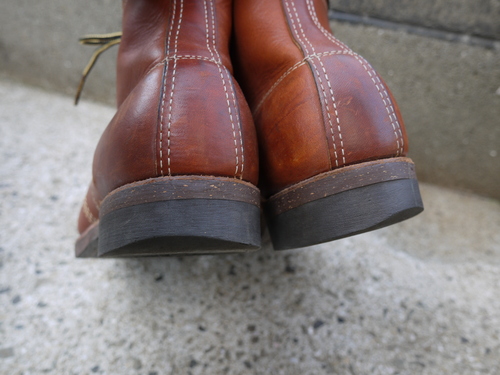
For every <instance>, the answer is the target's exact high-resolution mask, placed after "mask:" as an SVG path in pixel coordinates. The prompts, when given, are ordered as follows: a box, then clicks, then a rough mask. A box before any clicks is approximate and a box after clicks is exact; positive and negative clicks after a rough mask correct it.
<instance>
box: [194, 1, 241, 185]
mask: <svg viewBox="0 0 500 375" xmlns="http://www.w3.org/2000/svg"><path fill="white" fill-rule="evenodd" d="M209 2H210V13H211V23H212V27H211V32H212V46H213V49H212V48H211V47H210V38H209V36H208V23H209V22H208V10H207V6H206V1H204V2H203V6H204V9H205V27H206V29H207V33H206V34H207V48H208V51H209V52H210V55H211V56H212V60H214V62H215V63H216V65H217V67H218V69H219V73H220V76H221V79H222V85H223V86H224V94H225V96H226V103H227V109H228V113H229V119H230V121H231V128H232V130H233V138H234V149H235V153H236V167H235V171H234V177H236V176H237V175H238V171H239V163H240V160H239V155H238V143H237V141H236V129H235V125H234V119H233V112H232V110H231V103H230V101H229V94H228V92H227V91H228V90H227V85H226V79H225V78H224V73H223V72H222V68H221V65H222V61H221V58H220V55H219V52H218V50H217V45H216V39H215V15H214V13H215V10H214V6H213V1H212V0H209ZM214 51H215V54H216V55H217V59H216V56H215V54H214ZM231 91H232V87H231ZM232 95H233V98H234V93H232ZM234 104H235V105H236V100H234ZM237 112H238V111H237V110H236V109H235V113H236V117H237V121H238V123H239V115H238V114H237ZM240 136H241V130H240ZM240 139H241V138H240ZM240 143H241V148H242V154H243V142H242V141H240ZM241 159H242V166H241V170H242V173H243V156H242V158H241ZM241 177H243V175H241Z"/></svg>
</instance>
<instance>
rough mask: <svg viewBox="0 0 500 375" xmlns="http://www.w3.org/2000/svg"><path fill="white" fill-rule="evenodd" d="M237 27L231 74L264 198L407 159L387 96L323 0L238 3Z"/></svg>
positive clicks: (393, 107) (397, 120) (400, 127)
mask: <svg viewBox="0 0 500 375" xmlns="http://www.w3.org/2000/svg"><path fill="white" fill-rule="evenodd" d="M234 22H235V25H234V27H235V42H234V45H235V51H236V53H235V56H236V63H235V64H236V74H237V79H238V81H239V82H240V84H241V86H242V88H243V91H244V93H245V97H246V99H247V101H248V103H249V105H250V108H251V110H252V112H253V116H254V121H255V124H256V128H257V133H258V140H259V147H260V162H261V172H262V177H263V179H262V181H261V189H264V190H265V192H266V194H267V195H269V194H273V193H276V192H278V191H280V190H282V189H284V188H286V187H288V186H291V185H293V184H295V183H298V182H300V181H302V180H304V179H306V178H310V177H312V176H315V175H317V174H319V173H323V172H327V171H329V170H334V169H336V168H341V167H343V166H346V165H350V164H355V163H360V162H364V161H369V160H374V159H381V158H389V157H395V156H403V155H405V154H406V152H407V147H408V141H407V137H406V132H405V129H404V125H403V120H402V118H401V115H400V112H399V109H398V107H397V104H396V102H395V101H394V99H393V97H392V94H391V93H390V91H389V89H388V88H387V86H386V84H385V83H384V81H383V80H382V78H381V77H380V76H379V75H378V74H377V73H376V72H375V71H374V69H373V68H372V67H371V65H370V64H369V63H368V62H367V61H366V60H365V59H364V58H363V57H361V56H359V55H358V54H356V53H354V52H353V51H352V50H351V49H349V48H348V47H347V46H345V45H344V44H343V43H342V42H340V41H339V40H337V39H336V38H335V37H334V36H333V35H332V34H331V32H330V31H329V25H328V17H327V6H326V2H325V1H324V0H235V21H234Z"/></svg>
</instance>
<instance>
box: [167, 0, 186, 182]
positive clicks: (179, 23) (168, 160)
mask: <svg viewBox="0 0 500 375" xmlns="http://www.w3.org/2000/svg"><path fill="white" fill-rule="evenodd" d="M183 13H184V0H180V7H179V22H178V24H177V31H176V33H175V40H174V67H173V72H172V88H171V89H170V100H169V104H168V128H167V165H168V175H169V176H171V175H172V170H171V165H170V162H171V158H170V156H171V155H170V153H171V149H170V142H171V140H170V135H171V128H172V102H173V100H174V90H175V74H176V73H177V47H178V44H179V33H180V30H181V24H182V16H183ZM174 16H175V12H174Z"/></svg>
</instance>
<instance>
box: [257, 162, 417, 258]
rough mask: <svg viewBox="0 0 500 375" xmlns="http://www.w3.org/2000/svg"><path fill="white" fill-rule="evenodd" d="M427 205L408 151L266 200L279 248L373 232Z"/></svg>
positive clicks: (273, 237) (322, 176)
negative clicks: (421, 193)
mask: <svg viewBox="0 0 500 375" xmlns="http://www.w3.org/2000/svg"><path fill="white" fill-rule="evenodd" d="M422 211H423V203H422V199H421V197H420V192H419V188H418V182H417V179H416V174H415V166H414V164H413V162H412V161H411V159H409V158H404V157H398V158H390V159H382V160H377V161H372V162H365V163H360V164H356V165H351V166H347V167H344V168H340V169H337V170H334V171H331V172H326V173H323V174H320V175H318V176H315V177H312V178H310V179H307V180H305V181H302V182H300V183H298V184H295V185H293V186H291V187H288V188H286V189H284V190H282V191H280V192H279V193H277V194H275V195H274V196H271V197H270V198H269V200H268V201H267V202H266V203H265V204H264V212H265V214H266V221H267V223H268V226H269V232H270V234H271V240H272V242H273V246H274V249H275V250H285V249H293V248H298V247H305V246H311V245H315V244H319V243H323V242H328V241H333V240H337V239H340V238H344V237H349V236H352V235H355V234H359V233H364V232H368V231H371V230H374V229H378V228H382V227H385V226H388V225H391V224H395V223H398V222H400V221H403V220H406V219H408V218H411V217H413V216H415V215H417V214H419V213H420V212H422Z"/></svg>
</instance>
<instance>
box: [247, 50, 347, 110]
mask: <svg viewBox="0 0 500 375" xmlns="http://www.w3.org/2000/svg"><path fill="white" fill-rule="evenodd" d="M353 54H354V52H352V51H328V52H320V53H315V54H311V55H308V56H306V57H304V58H303V59H302V60H301V61H299V62H297V63H296V64H295V65H293V66H291V67H290V68H289V69H288V70H287V71H286V72H285V73H283V74H282V75H281V76H280V78H278V79H277V80H276V82H275V83H274V84H273V85H272V86H271V87H270V88H269V90H267V92H266V93H265V94H264V96H263V97H262V99H261V100H260V102H259V104H258V105H257V106H256V107H255V109H254V110H253V112H252V113H253V114H254V115H256V114H257V113H258V112H259V110H260V108H261V107H262V105H263V104H264V102H265V101H266V99H267V98H268V97H269V95H271V93H272V92H273V91H274V89H276V87H277V86H278V85H279V84H280V83H281V82H282V81H283V80H284V79H285V78H286V77H287V76H289V75H290V74H291V73H292V72H293V71H295V70H296V69H298V68H300V67H301V66H302V65H304V64H306V63H307V61H310V60H311V59H314V58H317V57H323V56H333V55H353Z"/></svg>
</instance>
